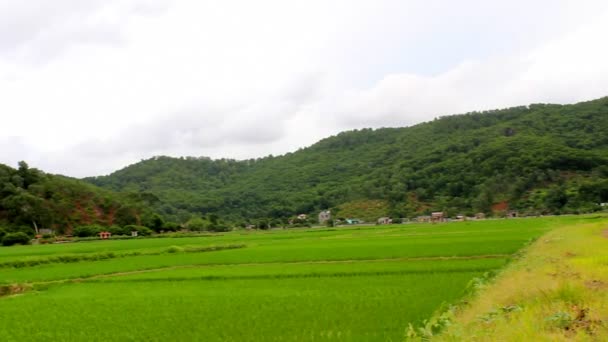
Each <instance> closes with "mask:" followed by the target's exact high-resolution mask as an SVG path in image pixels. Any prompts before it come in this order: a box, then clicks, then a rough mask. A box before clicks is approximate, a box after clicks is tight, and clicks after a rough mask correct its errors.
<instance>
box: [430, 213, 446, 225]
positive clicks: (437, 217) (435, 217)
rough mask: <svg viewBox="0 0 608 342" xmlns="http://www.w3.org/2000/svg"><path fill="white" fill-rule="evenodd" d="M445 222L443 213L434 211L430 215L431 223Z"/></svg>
mask: <svg viewBox="0 0 608 342" xmlns="http://www.w3.org/2000/svg"><path fill="white" fill-rule="evenodd" d="M444 221H445V214H444V213H443V211H435V212H433V213H431V222H433V223H435V222H444Z"/></svg>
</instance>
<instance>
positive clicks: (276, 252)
mask: <svg viewBox="0 0 608 342" xmlns="http://www.w3.org/2000/svg"><path fill="white" fill-rule="evenodd" d="M584 220H594V218H590V217H583V216H578V217H577V216H572V217H546V218H521V219H511V220H485V221H475V222H452V223H444V224H408V225H386V226H369V227H345V228H335V229H327V228H312V229H288V230H273V231H267V232H265V231H262V232H244V231H235V232H230V233H224V234H221V235H214V236H203V237H185V238H149V239H134V240H109V241H93V242H80V243H71V244H55V245H35V246H17V247H10V248H0V286H2V287H3V288H5V289H8V288H11V289H12V292H7V290H5V291H4V292H5V293H4V294H5V295H4V296H2V297H0V341H334V340H339V341H402V340H404V338H405V332H406V330H407V327H408V324H410V323H411V324H413V325H419V324H421V323H422V321H423V320H424V319H426V318H428V317H430V316H431V315H432V314H433V313H434V312H436V311H437V310H438V309H440V308H441V307H442V306H444V305H447V304H450V303H456V302H458V300H459V299H460V298H462V297H463V295H465V293H466V291H467V285H468V284H469V282H470V281H471V280H472V279H473V278H476V277H482V276H484V274H487V273H488V272H493V271H497V270H499V269H500V268H501V267H503V266H504V265H506V264H507V263H508V262H509V260H510V259H512V258H513V256H514V254H515V253H517V252H518V251H519V250H520V249H521V248H522V247H524V246H525V245H526V244H528V243H529V242H530V241H532V240H533V239H535V238H538V237H539V236H541V235H542V234H544V233H546V232H548V231H549V230H551V229H553V228H556V227H561V226H565V225H569V224H575V223H577V222H580V221H584ZM211 247H213V248H211ZM224 248H225V249H224ZM15 289H17V290H15Z"/></svg>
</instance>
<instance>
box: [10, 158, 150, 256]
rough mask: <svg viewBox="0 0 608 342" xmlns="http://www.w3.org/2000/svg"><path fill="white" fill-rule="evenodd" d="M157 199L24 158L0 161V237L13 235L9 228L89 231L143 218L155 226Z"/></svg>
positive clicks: (28, 232)
mask: <svg viewBox="0 0 608 342" xmlns="http://www.w3.org/2000/svg"><path fill="white" fill-rule="evenodd" d="M156 200H157V199H156V197H154V196H153V195H150V194H128V193H120V194H118V193H114V192H112V191H108V190H104V189H100V188H98V187H96V186H93V185H91V184H88V183H85V182H83V181H79V180H75V179H70V178H66V177H62V176H54V175H48V174H45V173H43V172H42V171H40V170H37V169H34V168H30V167H29V166H28V165H27V164H26V163H25V162H20V163H19V168H18V169H12V168H10V167H8V166H5V165H2V164H0V239H7V237H9V236H10V237H11V239H14V236H15V235H14V234H10V235H6V236H5V234H6V233H7V232H13V233H18V232H20V233H22V234H26V235H27V236H29V237H30V238H31V237H33V236H34V235H35V234H36V233H37V231H38V229H42V228H44V229H52V230H53V231H55V232H56V233H58V234H64V233H66V234H70V233H72V231H73V229H74V228H75V227H79V226H84V225H93V226H94V227H96V228H92V229H90V230H89V231H90V233H91V234H88V235H86V234H85V236H90V235H94V234H96V231H95V229H97V230H101V229H103V228H102V227H108V226H112V225H118V226H126V225H133V224H139V225H141V224H142V223H143V224H146V225H147V226H150V227H154V220H155V217H156V216H155V215H154V213H153V212H152V211H151V209H150V208H151V205H152V204H153V203H154V201H156ZM93 226H91V227H93ZM144 233H145V231H143V230H142V234H144ZM129 234H130V230H129ZM11 241H12V240H11ZM17 242H18V243H27V242H29V239H28V241H27V242H24V241H17ZM6 244H8V243H6Z"/></svg>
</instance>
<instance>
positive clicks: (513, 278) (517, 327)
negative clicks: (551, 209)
mask: <svg viewBox="0 0 608 342" xmlns="http://www.w3.org/2000/svg"><path fill="white" fill-rule="evenodd" d="M607 245H608V224H607V222H606V219H605V218H603V219H602V218H591V217H590V218H589V219H587V220H581V221H580V222H579V223H578V224H576V225H569V226H566V227H561V228H558V229H555V230H553V231H551V232H549V233H548V234H546V235H545V236H543V237H542V238H541V239H539V240H538V241H536V242H535V243H534V244H533V245H532V246H530V247H529V248H527V250H526V253H525V254H524V256H523V257H522V258H521V259H519V260H517V261H516V262H514V263H512V264H510V265H509V266H508V267H507V268H506V269H505V270H504V271H503V272H501V274H500V275H499V276H498V277H497V278H496V279H495V281H494V282H491V283H489V284H485V285H484V286H483V288H482V289H481V290H480V291H479V292H478V293H477V296H476V297H475V298H473V299H472V300H471V301H470V302H469V305H463V306H462V307H460V308H458V309H457V310H452V315H451V317H450V318H449V322H448V324H446V325H445V326H446V327H447V329H446V330H445V331H444V332H443V333H441V334H439V335H436V336H434V337H433V338H431V339H430V340H431V341H497V340H501V341H606V340H608V291H607V290H608V268H607V267H606V265H607V264H608V248H606V246H607ZM420 337H423V336H420ZM426 337H431V336H426Z"/></svg>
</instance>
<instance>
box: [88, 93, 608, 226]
mask: <svg viewBox="0 0 608 342" xmlns="http://www.w3.org/2000/svg"><path fill="white" fill-rule="evenodd" d="M606 132H608V98H603V99H599V100H595V101H590V102H584V103H578V104H574V105H548V104H547V105H545V104H536V105H530V106H527V107H525V106H524V107H515V108H509V109H504V110H494V111H488V112H483V113H468V114H465V115H455V116H448V117H443V118H440V119H437V120H434V121H432V122H427V123H423V124H419V125H415V126H412V127H407V128H383V129H375V130H372V129H363V130H355V131H350V132H344V133H341V134H338V135H337V136H334V137H330V138H327V139H323V140H322V141H320V142H318V143H317V144H314V145H312V146H310V147H308V148H304V149H301V150H298V151H297V152H294V153H288V154H286V155H283V156H279V157H273V156H269V157H266V158H261V159H255V160H253V159H251V160H244V161H235V160H226V159H221V160H211V159H208V158H193V157H188V158H170V157H155V158H152V159H149V160H145V161H142V162H140V163H137V164H134V165H131V166H129V167H127V168H125V169H122V170H120V171H117V172H115V173H113V174H111V175H109V176H104V177H96V178H90V179H87V181H89V182H91V183H93V184H96V185H99V186H102V187H104V188H107V189H112V190H118V191H132V192H140V191H143V192H150V193H153V194H154V195H156V196H158V198H159V199H160V201H158V202H156V203H154V208H155V209H156V210H157V211H158V212H160V213H162V214H163V216H164V217H165V218H167V219H170V220H172V221H176V222H182V223H185V222H187V221H188V220H189V219H190V218H191V217H192V215H201V214H205V215H206V214H209V213H211V214H216V215H218V216H219V217H221V218H224V219H226V220H228V221H231V222H235V223H237V222H241V221H243V222H244V221H248V223H250V224H254V225H258V223H259V219H265V220H267V221H265V222H267V223H271V222H273V220H278V221H279V222H283V223H284V222H286V220H287V219H288V218H293V217H294V216H295V215H297V214H300V213H308V214H315V215H316V213H318V211H319V210H321V209H327V208H332V209H334V210H333V212H334V213H335V214H336V215H337V216H336V217H340V216H344V217H349V216H351V215H353V216H355V217H359V216H360V215H364V216H365V217H366V218H368V221H369V219H377V218H378V217H380V216H392V217H393V218H403V217H405V218H411V217H415V216H417V215H420V214H425V213H429V212H430V211H445V212H447V213H448V215H449V216H455V215H457V214H468V215H472V214H474V213H477V212H484V213H486V214H494V215H499V216H500V215H504V212H505V210H507V209H515V210H519V211H520V213H522V214H530V215H536V214H548V213H554V214H564V213H583V212H593V211H597V210H600V208H601V207H600V205H599V203H605V202H608V180H607V177H608V166H606V165H607V163H608V137H607V136H606V134H605V133H606ZM370 203H374V206H370V205H368V204H370ZM377 204H380V205H377ZM355 208H356V209H363V212H362V213H359V214H357V212H356V211H355V210H352V209H355ZM341 211H343V212H341ZM275 225H279V224H276V223H275ZM262 226H265V224H262Z"/></svg>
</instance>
